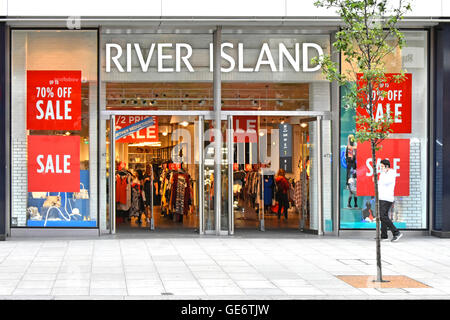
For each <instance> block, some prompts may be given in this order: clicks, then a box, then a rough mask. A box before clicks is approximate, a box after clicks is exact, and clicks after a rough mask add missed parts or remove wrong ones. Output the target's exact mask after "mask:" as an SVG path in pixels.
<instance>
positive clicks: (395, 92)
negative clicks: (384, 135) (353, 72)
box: [356, 73, 412, 133]
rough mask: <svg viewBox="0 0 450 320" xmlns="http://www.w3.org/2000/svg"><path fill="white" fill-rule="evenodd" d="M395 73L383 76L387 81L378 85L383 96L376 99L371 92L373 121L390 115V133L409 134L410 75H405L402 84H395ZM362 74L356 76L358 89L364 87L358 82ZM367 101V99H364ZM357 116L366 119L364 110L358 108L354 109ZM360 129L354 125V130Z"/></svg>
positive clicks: (367, 114)
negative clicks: (392, 120) (391, 119)
mask: <svg viewBox="0 0 450 320" xmlns="http://www.w3.org/2000/svg"><path fill="white" fill-rule="evenodd" d="M394 75H398V74H395V73H387V74H385V76H386V79H387V81H386V82H384V83H382V84H381V85H380V90H381V91H383V92H385V96H381V95H380V97H378V96H377V94H376V91H375V90H373V93H372V97H373V99H374V101H375V102H376V103H375V105H374V108H375V110H374V114H375V120H376V121H381V120H382V119H383V118H384V117H385V116H387V115H391V116H392V117H393V118H394V123H392V124H391V127H390V128H391V129H392V133H411V110H412V109H411V107H412V96H411V94H412V92H411V88H412V74H411V73H406V74H405V77H406V78H405V79H404V81H402V82H399V83H396V82H395V81H394V79H393V76H394ZM361 77H362V74H361V73H359V74H358V89H360V88H362V86H363V85H364V82H363V81H360V80H359V79H361ZM365 100H367V98H365ZM356 113H357V115H358V116H364V117H368V116H369V113H368V112H367V110H366V109H364V108H362V107H358V108H357V109H356ZM360 129H361V125H360V124H356V130H357V131H359V130H360Z"/></svg>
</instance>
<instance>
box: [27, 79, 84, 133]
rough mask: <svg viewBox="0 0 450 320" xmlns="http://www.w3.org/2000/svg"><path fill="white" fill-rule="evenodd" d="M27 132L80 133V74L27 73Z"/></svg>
mask: <svg viewBox="0 0 450 320" xmlns="http://www.w3.org/2000/svg"><path fill="white" fill-rule="evenodd" d="M27 129H28V130H81V71H68V70H28V71H27Z"/></svg>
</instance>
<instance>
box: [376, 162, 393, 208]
mask: <svg viewBox="0 0 450 320" xmlns="http://www.w3.org/2000/svg"><path fill="white" fill-rule="evenodd" d="M396 177H397V173H396V172H395V170H394V169H389V170H388V171H387V172H386V173H385V172H384V171H381V173H380V179H379V180H378V196H379V198H380V200H384V201H389V202H394V189H395V178H396Z"/></svg>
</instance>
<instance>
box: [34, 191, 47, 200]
mask: <svg viewBox="0 0 450 320" xmlns="http://www.w3.org/2000/svg"><path fill="white" fill-rule="evenodd" d="M47 193H48V192H32V193H31V197H32V198H33V199H45V198H47Z"/></svg>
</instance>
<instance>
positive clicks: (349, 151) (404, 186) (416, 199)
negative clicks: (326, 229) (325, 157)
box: [340, 31, 428, 229]
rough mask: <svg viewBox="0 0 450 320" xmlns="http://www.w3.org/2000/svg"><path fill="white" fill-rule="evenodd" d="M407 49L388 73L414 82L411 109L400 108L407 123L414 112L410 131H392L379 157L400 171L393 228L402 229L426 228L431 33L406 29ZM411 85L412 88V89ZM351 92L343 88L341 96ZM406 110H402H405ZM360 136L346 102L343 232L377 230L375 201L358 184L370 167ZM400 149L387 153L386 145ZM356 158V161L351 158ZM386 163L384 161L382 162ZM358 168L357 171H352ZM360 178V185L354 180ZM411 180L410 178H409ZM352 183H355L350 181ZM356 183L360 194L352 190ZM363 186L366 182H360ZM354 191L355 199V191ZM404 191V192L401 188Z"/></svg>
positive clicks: (342, 153) (391, 59) (394, 58)
mask: <svg viewBox="0 0 450 320" xmlns="http://www.w3.org/2000/svg"><path fill="white" fill-rule="evenodd" d="M404 34H405V38H406V46H405V47H404V48H402V49H401V50H400V49H398V50H396V51H395V52H394V53H393V54H392V55H391V56H390V57H389V59H387V61H388V63H387V65H386V70H387V72H388V73H397V72H399V71H400V69H401V68H403V69H404V70H406V74H407V75H408V76H409V77H410V78H411V83H410V84H409V86H410V88H411V110H410V111H408V110H407V109H399V110H400V112H402V114H401V117H402V119H405V120H406V119H407V118H408V114H409V113H410V114H411V118H410V119H411V120H410V121H411V129H410V130H409V129H408V130H402V131H401V132H402V133H393V134H391V136H390V138H389V139H388V140H387V141H386V145H385V147H384V151H383V149H382V150H381V151H380V152H379V153H378V155H377V157H380V156H381V157H385V158H386V157H387V158H389V159H390V161H391V166H392V167H394V169H396V171H397V180H396V191H395V192H396V193H395V194H396V197H395V201H394V205H393V207H392V209H391V211H390V217H391V219H392V221H393V222H394V225H395V226H396V227H397V228H400V229H425V228H426V227H427V215H426V212H427V211H426V208H427V179H426V177H427V130H428V129H427V121H428V120H427V119H428V107H427V106H428V104H427V92H428V56H427V46H428V38H427V32H426V31H405V32H404ZM407 87H408V86H407ZM345 92H346V88H343V89H342V90H341V93H342V97H343V96H344V95H345ZM400 108H401V107H400ZM354 135H355V111H354V110H350V109H349V110H347V109H346V108H345V103H344V102H343V101H341V135H340V146H341V147H340V228H341V229H373V228H375V225H376V223H375V217H376V214H377V213H376V212H375V200H374V197H373V196H371V195H369V194H367V193H364V192H363V191H362V190H361V189H360V188H362V186H361V184H358V180H359V179H362V177H361V176H360V174H359V172H360V170H361V169H362V167H363V166H366V164H365V163H358V159H359V158H358V154H361V153H360V152H362V149H361V148H362V146H361V145H359V144H357V143H356V142H354V141H352V140H353V138H354ZM390 143H397V146H399V147H398V148H396V149H395V150H393V151H388V149H389V147H388V146H387V144H390ZM352 159H354V161H353V160H352ZM380 160H381V159H380ZM353 170H355V171H353ZM354 174H356V179H355V180H356V181H353V179H352V178H354ZM408 176H409V178H408ZM349 181H350V182H349ZM355 182H356V187H357V188H356V190H354V188H352V187H351V185H354V184H355ZM360 183H361V182H360ZM351 189H353V190H354V191H353V195H352V194H351V193H350V190H351ZM400 189H401V190H400Z"/></svg>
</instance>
